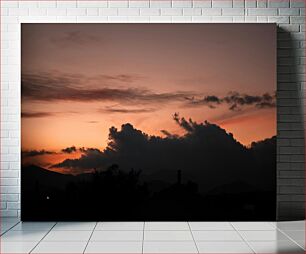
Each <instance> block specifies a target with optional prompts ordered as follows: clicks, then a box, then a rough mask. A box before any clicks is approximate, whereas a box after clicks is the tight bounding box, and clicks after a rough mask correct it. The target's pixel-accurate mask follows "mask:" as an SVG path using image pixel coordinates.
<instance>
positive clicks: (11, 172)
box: [0, 167, 19, 178]
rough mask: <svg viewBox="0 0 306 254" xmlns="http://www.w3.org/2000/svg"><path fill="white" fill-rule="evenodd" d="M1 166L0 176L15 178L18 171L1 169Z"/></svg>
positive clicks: (17, 175)
mask: <svg viewBox="0 0 306 254" xmlns="http://www.w3.org/2000/svg"><path fill="white" fill-rule="evenodd" d="M2 169H3V167H1V171H0V176H1V177H5V178H9V177H12V178H15V177H19V171H18V170H2Z"/></svg>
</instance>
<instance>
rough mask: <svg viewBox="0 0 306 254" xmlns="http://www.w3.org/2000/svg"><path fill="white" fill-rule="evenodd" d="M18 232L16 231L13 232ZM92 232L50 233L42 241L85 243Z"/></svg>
mask: <svg viewBox="0 0 306 254" xmlns="http://www.w3.org/2000/svg"><path fill="white" fill-rule="evenodd" d="M15 232H18V231H15ZM91 233H92V231H84V230H82V231H76V230H73V231H53V230H52V231H50V232H49V233H48V234H47V235H46V237H45V238H44V239H43V241H44V242H66V241H67V242H78V241H80V242H86V241H88V240H89V237H90V235H91Z"/></svg>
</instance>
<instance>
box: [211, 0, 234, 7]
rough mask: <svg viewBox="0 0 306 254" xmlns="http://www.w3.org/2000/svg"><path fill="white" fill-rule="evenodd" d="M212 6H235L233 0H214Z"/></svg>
mask: <svg viewBox="0 0 306 254" xmlns="http://www.w3.org/2000/svg"><path fill="white" fill-rule="evenodd" d="M212 7H213V8H215V7H217V8H223V7H228V8H232V7H233V1H232V0H212Z"/></svg>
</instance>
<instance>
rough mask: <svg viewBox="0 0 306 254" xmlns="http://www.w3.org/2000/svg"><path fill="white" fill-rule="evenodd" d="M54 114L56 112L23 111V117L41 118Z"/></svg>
mask: <svg viewBox="0 0 306 254" xmlns="http://www.w3.org/2000/svg"><path fill="white" fill-rule="evenodd" d="M49 116H54V113H51V112H21V117H22V118H41V117H49Z"/></svg>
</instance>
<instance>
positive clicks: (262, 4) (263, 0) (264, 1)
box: [257, 0, 268, 8]
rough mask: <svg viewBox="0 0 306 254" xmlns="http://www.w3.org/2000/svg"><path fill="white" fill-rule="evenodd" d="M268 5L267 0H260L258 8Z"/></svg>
mask: <svg viewBox="0 0 306 254" xmlns="http://www.w3.org/2000/svg"><path fill="white" fill-rule="evenodd" d="M267 6H268V3H267V0H259V1H257V7H258V8H266V7H267Z"/></svg>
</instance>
